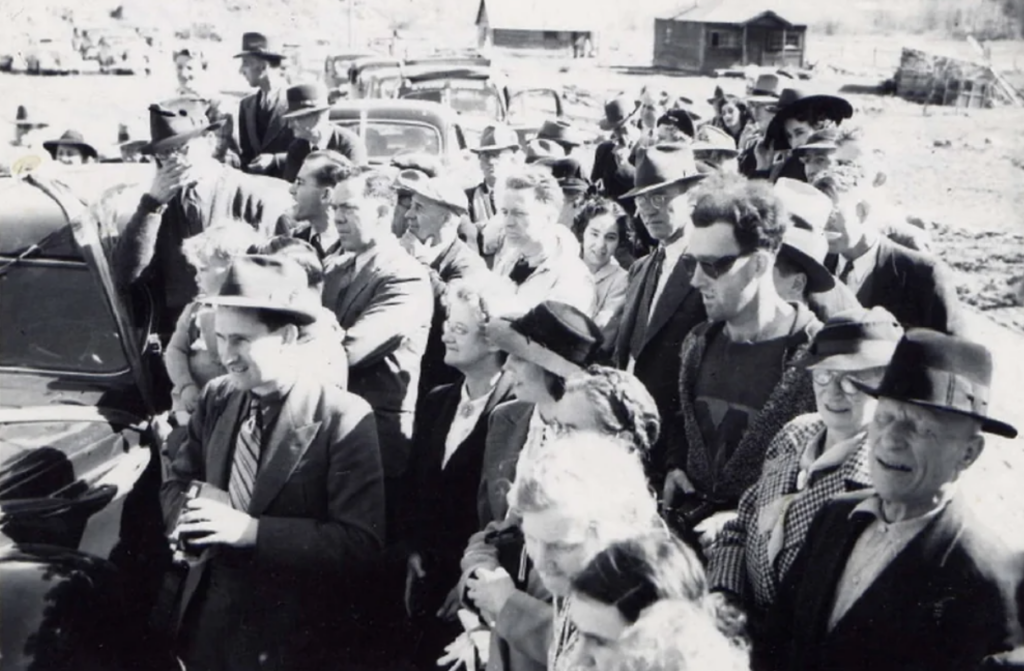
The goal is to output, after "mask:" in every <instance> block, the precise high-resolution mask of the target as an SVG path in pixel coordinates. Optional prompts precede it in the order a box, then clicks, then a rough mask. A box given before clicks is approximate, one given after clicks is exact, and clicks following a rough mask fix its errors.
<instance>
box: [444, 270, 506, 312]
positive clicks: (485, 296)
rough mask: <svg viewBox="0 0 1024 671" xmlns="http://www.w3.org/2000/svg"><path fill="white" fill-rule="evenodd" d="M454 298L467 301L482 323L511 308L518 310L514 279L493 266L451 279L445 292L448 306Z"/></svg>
mask: <svg viewBox="0 0 1024 671" xmlns="http://www.w3.org/2000/svg"><path fill="white" fill-rule="evenodd" d="M454 302H459V303H463V304H465V305H467V306H468V307H469V308H470V309H471V310H472V311H473V316H474V317H475V318H476V319H477V320H479V322H480V323H481V324H485V323H487V322H488V321H489V320H491V319H493V318H494V317H496V316H503V315H506V314H508V313H509V312H510V311H511V312H513V313H515V312H518V309H517V308H518V303H519V301H518V299H517V298H516V290H515V285H514V284H513V283H512V281H511V280H509V279H508V278H505V277H500V276H499V275H496V274H494V273H492V272H491V271H490V270H481V271H477V272H474V273H471V274H469V275H467V276H465V277H460V278H457V279H454V280H452V281H450V282H449V283H448V286H447V288H446V290H445V295H444V304H445V307H446V308H450V307H451V305H452V303H454Z"/></svg>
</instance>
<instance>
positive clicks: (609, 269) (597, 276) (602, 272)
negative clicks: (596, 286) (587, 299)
mask: <svg viewBox="0 0 1024 671" xmlns="http://www.w3.org/2000/svg"><path fill="white" fill-rule="evenodd" d="M621 269H622V266H621V265H619V261H618V259H616V258H615V257H614V256H613V257H612V258H611V260H610V261H608V263H606V264H604V265H603V266H601V267H600V268H598V270H597V272H596V273H594V281H595V282H600V281H601V280H603V279H605V278H606V277H611V276H612V275H614V274H615V273H616V271H618V270H621Z"/></svg>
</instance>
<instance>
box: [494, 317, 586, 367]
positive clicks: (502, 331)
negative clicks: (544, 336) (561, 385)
mask: <svg viewBox="0 0 1024 671" xmlns="http://www.w3.org/2000/svg"><path fill="white" fill-rule="evenodd" d="M486 328H487V338H488V340H490V341H491V343H492V344H493V345H494V346H495V347H497V348H498V349H500V350H502V351H503V352H507V353H509V354H511V355H513V356H517V357H519V358H520V359H525V360H526V361H529V362H530V363H532V364H536V365H538V366H540V367H541V368H543V369H544V370H546V371H548V372H550V373H554V374H555V375H558V376H559V377H562V378H570V377H572V376H573V375H576V374H577V373H580V372H582V371H583V368H581V367H580V366H577V365H576V364H574V363H573V362H571V361H569V360H568V359H566V358H564V357H562V356H559V355H558V354H556V353H555V352H552V351H551V350H549V349H548V348H546V347H544V346H543V345H541V344H539V343H537V342H535V341H533V340H530V339H529V338H527V337H526V336H524V335H523V334H522V333H519V332H518V331H516V330H515V329H514V328H512V324H511V322H509V321H508V320H507V319H497V320H494V321H492V322H490V323H489V324H488V325H487V327H486Z"/></svg>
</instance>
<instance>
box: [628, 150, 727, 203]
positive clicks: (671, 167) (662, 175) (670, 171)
mask: <svg viewBox="0 0 1024 671" xmlns="http://www.w3.org/2000/svg"><path fill="white" fill-rule="evenodd" d="M705 177H707V175H706V174H704V173H701V172H700V171H699V170H698V169H697V163H696V159H695V158H694V156H693V150H692V149H690V147H689V145H685V144H681V143H678V142H666V143H663V144H656V145H653V146H651V147H648V148H647V151H646V152H644V156H643V158H642V159H641V160H640V164H639V165H638V166H637V167H636V174H635V175H634V178H633V185H634V186H633V188H632V189H631V190H629V191H627V192H626V193H624V194H622V196H620V197H621V198H633V197H635V196H639V195H641V194H644V193H649V192H651V191H654V190H656V189H662V188H664V187H667V186H671V185H673V184H694V183H696V182H699V181H700V180H702V179H704V178H705Z"/></svg>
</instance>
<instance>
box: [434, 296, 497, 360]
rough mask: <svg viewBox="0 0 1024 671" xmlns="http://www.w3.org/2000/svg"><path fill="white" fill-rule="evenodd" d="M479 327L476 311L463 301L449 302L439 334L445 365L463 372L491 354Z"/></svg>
mask: <svg viewBox="0 0 1024 671" xmlns="http://www.w3.org/2000/svg"><path fill="white" fill-rule="evenodd" d="M480 326H481V325H480V319H479V315H478V313H477V311H476V310H474V309H473V308H472V307H470V306H469V305H468V304H467V303H466V302H465V301H463V300H452V301H451V303H450V305H449V306H448V318H447V319H445V321H444V330H443V331H442V334H441V342H443V343H444V350H445V351H444V362H445V363H446V364H448V365H449V366H451V367H452V368H455V369H456V370H459V371H465V370H467V369H469V368H471V367H472V366H474V365H475V364H477V363H479V362H481V361H483V360H484V359H485V358H486V357H488V356H490V355H491V354H492V353H493V350H492V349H491V346H490V345H489V344H488V343H487V339H486V338H485V337H484V333H483V330H482V329H481V328H480Z"/></svg>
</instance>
